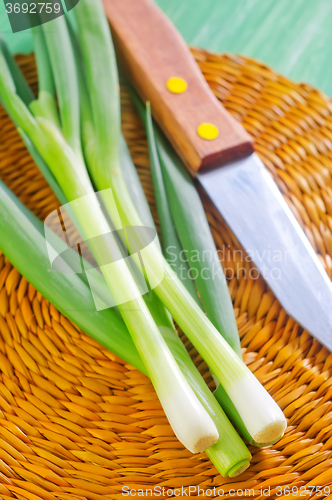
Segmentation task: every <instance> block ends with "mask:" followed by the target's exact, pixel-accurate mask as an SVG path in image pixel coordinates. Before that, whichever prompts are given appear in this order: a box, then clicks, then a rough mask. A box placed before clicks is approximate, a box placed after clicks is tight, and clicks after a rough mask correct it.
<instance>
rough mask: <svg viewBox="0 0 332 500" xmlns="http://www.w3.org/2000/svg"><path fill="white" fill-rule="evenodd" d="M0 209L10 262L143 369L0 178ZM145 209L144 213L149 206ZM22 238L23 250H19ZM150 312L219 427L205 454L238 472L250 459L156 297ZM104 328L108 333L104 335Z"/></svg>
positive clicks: (224, 470)
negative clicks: (58, 266)
mask: <svg viewBox="0 0 332 500" xmlns="http://www.w3.org/2000/svg"><path fill="white" fill-rule="evenodd" d="M138 201H140V207H141V210H142V212H144V210H146V209H145V207H144V205H145V203H144V200H142V198H140V197H139V198H138ZM0 210H1V213H2V214H3V215H4V217H2V219H1V220H0V230H1V234H2V235H3V236H4V238H1V240H0V242H1V244H0V248H1V250H2V251H4V253H5V254H6V255H7V256H8V257H9V258H10V260H11V262H13V263H15V264H14V265H15V267H17V269H18V270H19V271H20V272H21V273H22V274H23V275H24V276H25V277H26V278H27V279H28V280H29V282H31V283H32V284H33V286H34V287H35V288H36V289H37V290H39V291H40V292H41V293H42V294H43V295H44V296H45V297H46V298H47V299H48V300H49V301H50V302H52V304H54V305H56V307H58V309H59V310H60V311H61V312H63V313H64V314H65V315H66V316H67V317H69V319H72V321H74V322H75V323H76V324H80V325H83V326H81V327H82V328H84V329H85V330H86V331H87V333H88V334H89V335H90V336H92V337H93V338H95V339H96V340H97V341H99V342H100V343H101V344H103V345H104V346H105V347H107V348H108V349H111V350H112V351H113V352H115V353H116V354H118V355H119V356H121V357H122V358H123V359H125V360H126V361H127V362H128V363H131V364H133V365H134V366H136V367H137V368H138V369H140V370H141V371H142V372H143V373H146V371H145V367H144V365H143V364H142V362H141V360H140V358H139V356H138V353H137V350H136V348H135V346H134V344H133V342H132V340H131V338H130V335H129V333H128V330H127V329H126V327H125V325H124V324H123V322H122V321H121V320H119V318H117V317H116V316H115V315H114V313H113V312H112V310H107V311H100V312H98V313H96V311H95V310H94V307H93V303H92V300H91V294H90V292H89V290H88V289H87V287H86V285H84V284H83V283H80V280H79V279H78V276H80V277H82V275H76V274H70V273H68V274H66V275H63V274H60V273H57V272H54V271H53V270H51V269H50V268H49V266H50V264H49V258H48V255H47V251H46V241H45V239H44V237H43V224H42V222H41V221H40V220H39V219H37V217H35V216H34V215H33V214H32V213H31V212H30V210H28V209H27V208H26V207H25V206H24V205H23V204H22V203H21V202H20V201H19V200H18V199H17V198H16V197H15V195H14V194H13V193H12V192H11V191H10V190H9V189H8V188H7V187H6V186H5V185H4V184H3V183H2V182H1V181H0ZM146 213H147V214H148V213H149V210H148V209H147V210H146ZM52 241H53V242H54V243H55V245H56V244H57V237H56V236H55V235H54V238H53V239H52ZM23 244H24V248H25V252H22V250H21V248H22V246H23ZM55 249H57V246H55ZM73 253H74V252H73ZM62 291H63V292H64V293H62ZM151 309H152V307H151ZM68 312H70V314H68ZM153 315H154V318H155V320H156V323H157V324H158V327H159V328H160V329H161V331H162V333H163V335H164V338H165V341H166V342H167V345H168V347H169V349H170V350H171V352H172V354H173V356H174V357H175V358H176V360H177V362H178V363H179V365H180V367H181V368H182V369H183V372H184V373H185V374H186V378H187V380H188V382H189V383H190V385H191V387H192V388H193V390H194V391H195V393H196V394H197V397H198V398H199V399H200V401H201V403H202V404H203V405H204V407H205V408H206V410H207V411H209V413H210V415H213V418H214V421H215V422H216V425H217V428H218V430H219V429H220V438H219V440H218V441H217V443H216V444H215V445H214V446H212V447H211V448H209V449H208V450H207V454H208V456H209V457H210V459H211V460H212V462H213V463H214V465H215V466H216V467H217V469H218V471H219V472H220V473H221V474H222V475H223V476H228V475H230V477H233V476H234V475H237V474H240V473H241V472H242V471H243V470H244V469H246V468H247V467H248V465H249V460H250V453H249V452H248V450H247V449H246V447H245V446H244V444H243V443H242V441H241V440H240V438H239V437H238V435H237V434H236V432H235V431H234V429H233V428H232V426H231V425H230V423H229V422H228V421H227V419H226V418H225V417H224V416H223V414H222V412H221V410H220V408H219V407H218V405H217V404H216V401H215V400H214V398H213V396H212V394H211V392H210V391H209V389H208V388H207V386H206V384H205V382H204V380H203V379H202V377H201V376H200V374H199V372H198V370H197V369H196V368H195V366H194V364H193V362H192V361H191V359H190V357H189V355H188V353H187V351H186V349H185V348H184V346H183V344H182V342H180V340H179V339H178V337H177V335H176V332H175V330H174V327H173V324H172V321H171V320H170V318H169V316H167V315H166V316H165V309H164V308H163V306H162V304H161V303H160V302H159V303H157V302H155V301H154V304H153ZM105 332H108V334H107V335H105Z"/></svg>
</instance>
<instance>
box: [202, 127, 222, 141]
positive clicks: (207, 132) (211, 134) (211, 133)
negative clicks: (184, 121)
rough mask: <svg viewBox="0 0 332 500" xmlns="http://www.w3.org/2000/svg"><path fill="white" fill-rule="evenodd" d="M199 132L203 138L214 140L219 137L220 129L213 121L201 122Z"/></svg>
mask: <svg viewBox="0 0 332 500" xmlns="http://www.w3.org/2000/svg"><path fill="white" fill-rule="evenodd" d="M197 133H198V135H199V136H200V137H201V138H202V139H206V140H207V141H213V139H216V138H217V137H218V135H219V130H218V127H216V126H215V125H213V123H201V124H200V125H198V127H197Z"/></svg>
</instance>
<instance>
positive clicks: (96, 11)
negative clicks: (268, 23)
mask: <svg viewBox="0 0 332 500" xmlns="http://www.w3.org/2000/svg"><path fill="white" fill-rule="evenodd" d="M75 17H76V21H77V26H78V37H79V41H80V47H81V50H82V56H83V61H84V68H85V76H86V82H87V87H88V95H89V97H90V102H91V120H92V122H91V127H90V130H91V131H92V132H91V134H93V137H90V138H89V144H91V142H93V143H94V151H93V152H92V151H91V148H90V150H88V149H87V148H86V147H85V144H84V141H83V148H84V152H85V155H86V160H87V166H88V169H89V172H90V175H91V178H92V179H93V182H94V183H95V185H96V187H97V189H98V190H100V191H102V190H105V189H109V188H111V189H112V192H113V195H114V198H115V201H116V211H115V210H114V206H113V205H112V204H111V203H108V202H107V200H105V206H106V209H107V211H108V213H109V216H110V218H111V220H114V219H116V218H117V216H118V213H119V214H120V218H121V223H122V226H142V225H143V224H142V221H141V219H140V217H139V215H138V214H137V211H136V209H135V206H134V205H133V203H132V200H131V198H130V195H129V193H128V190H127V187H126V185H125V182H124V179H123V176H122V173H121V166H120V162H119V153H118V148H119V136H120V104H119V83H118V76H117V68H116V63H115V55H114V50H113V46H112V41H111V37H110V32H109V28H108V23H107V21H106V18H105V15H104V13H103V12H102V9H101V8H100V6H99V8H97V2H96V1H95V0H84V1H81V2H80V3H79V4H78V5H77V7H76V8H75ZM129 250H130V248H129ZM146 261H147V262H148V266H149V275H150V276H153V278H154V281H155V282H156V281H157V280H158V276H160V273H161V272H162V273H164V279H163V280H162V281H161V283H160V284H159V285H158V286H156V287H155V288H154V291H155V293H156V294H157V295H158V297H159V299H160V300H161V301H162V302H163V304H164V305H165V306H166V307H167V309H168V310H169V311H170V313H171V314H172V316H173V317H174V319H175V321H176V322H177V324H178V325H179V326H180V328H181V329H182V330H183V331H184V333H185V334H186V335H187V337H188V338H189V339H190V341H191V342H192V344H193V345H194V346H195V347H196V349H197V350H198V352H199V353H200V354H201V356H202V357H203V358H204V360H205V361H206V362H207V364H208V365H209V367H210V369H211V371H212V372H213V373H214V374H215V375H216V377H217V378H218V380H219V381H220V383H221V384H222V386H223V388H224V389H225V391H226V393H227V395H228V396H229V398H230V399H231V401H232V403H233V404H234V406H235V408H236V410H237V412H238V413H239V415H240V417H241V419H242V421H243V423H244V425H245V427H246V429H247V430H248V432H249V434H250V436H251V438H252V439H253V440H254V441H255V442H257V443H268V442H272V441H275V440H276V439H279V438H280V437H281V436H282V435H283V433H284V431H285V428H286V419H285V417H284V415H283V413H282V411H281V410H280V408H279V407H278V405H277V404H276V403H275V402H274V400H273V399H272V398H271V396H270V395H269V394H268V392H267V391H266V390H265V389H264V388H263V386H262V385H261V384H260V382H259V381H258V380H257V379H256V377H255V376H254V375H253V374H252V373H251V372H250V370H249V369H248V368H247V367H246V366H245V364H244V363H243V361H241V359H239V357H238V355H237V354H236V353H235V352H234V351H233V349H232V348H231V347H230V346H229V345H228V344H227V342H226V341H225V340H224V339H223V337H222V336H221V335H220V333H219V332H218V330H217V329H216V328H215V327H214V325H213V324H212V323H211V321H210V320H209V319H208V318H207V316H206V315H205V314H204V312H203V311H202V310H201V308H200V307H199V306H198V305H197V303H196V301H195V300H194V299H193V298H192V296H191V295H190V293H189V292H188V291H187V290H186V288H185V287H184V285H183V284H182V283H181V282H180V280H179V279H178V277H177V276H176V274H175V272H174V271H173V270H172V269H171V268H170V266H169V265H168V263H167V262H166V260H165V259H164V257H163V256H162V254H161V252H160V250H159V248H158V247H157V246H156V245H149V246H148V247H146Z"/></svg>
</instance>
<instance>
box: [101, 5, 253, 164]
mask: <svg viewBox="0 0 332 500" xmlns="http://www.w3.org/2000/svg"><path fill="white" fill-rule="evenodd" d="M103 3H104V8H105V11H106V14H107V17H108V19H109V22H110V25H111V29H112V34H113V39H114V43H115V46H116V50H117V52H118V53H119V54H120V58H121V63H122V64H123V65H124V67H125V70H126V72H127V75H128V77H129V79H130V81H131V82H132V84H133V85H134V87H135V88H136V90H137V92H138V93H139V94H140V96H141V97H142V98H143V99H144V100H145V101H146V100H148V101H150V102H151V108H152V112H153V115H154V117H155V119H156V120H157V122H158V123H159V125H160V126H161V128H162V129H163V131H164V132H165V134H166V135H167V137H168V138H169V140H170V141H171V143H172V144H173V146H174V147H175V149H176V150H177V152H178V153H179V155H180V156H181V157H182V159H183V161H184V162H185V163H186V165H187V166H188V167H189V168H190V169H191V170H192V171H194V172H198V171H202V170H204V169H210V168H213V167H216V166H219V165H221V164H222V163H226V162H229V161H232V160H236V159H240V158H243V157H245V156H248V155H249V154H251V153H252V152H253V146H252V143H251V140H250V137H249V135H248V134H247V132H246V131H245V129H244V128H243V127H242V125H241V124H239V123H238V122H237V121H236V120H235V118H234V117H233V116H232V115H230V114H229V113H228V112H227V111H226V110H225V108H224V107H223V106H222V105H221V104H220V103H219V101H218V100H217V98H216V97H215V96H214V95H213V93H212V91H211V90H210V88H209V86H208V84H207V83H206V81H205V79H204V77H203V75H202V73H201V71H200V70H199V68H198V66H197V64H196V61H195V60H194V58H193V56H192V55H191V53H190V50H189V48H188V47H187V45H186V44H185V42H184V40H183V39H182V37H181V36H180V34H179V33H178V31H177V30H176V29H175V27H174V26H173V24H172V23H171V22H170V21H169V20H168V18H167V17H166V16H165V15H164V14H163V13H162V11H161V10H160V9H159V8H158V7H157V6H156V5H155V4H154V3H153V2H152V1H151V0H103ZM173 77H178V78H181V79H182V80H184V81H185V82H186V83H187V89H186V90H185V91H183V92H182V93H173V92H172V91H170V90H169V89H168V87H167V85H168V83H167V82H168V81H169V79H170V78H173ZM182 83H183V82H182ZM179 90H181V89H179ZM202 124H209V125H208V126H203V127H200V128H199V126H200V125H202ZM211 125H212V127H211ZM215 127H216V128H215ZM199 133H200V134H201V135H203V136H204V135H205V134H206V133H207V134H208V135H209V134H211V133H212V137H213V135H216V133H218V136H217V137H215V138H213V139H211V138H210V139H208V138H202V137H201V136H200V135H199Z"/></svg>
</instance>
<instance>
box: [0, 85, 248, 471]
mask: <svg viewBox="0 0 332 500" xmlns="http://www.w3.org/2000/svg"><path fill="white" fill-rule="evenodd" d="M15 83H16V81H15ZM120 147H121V165H122V167H123V169H124V172H125V174H126V176H127V181H128V184H129V187H130V191H131V195H132V197H133V200H134V202H135V205H136V206H137V207H138V209H139V213H140V216H141V217H142V218H143V220H144V223H145V224H146V225H147V226H150V227H154V223H153V219H152V215H151V212H150V209H149V206H148V204H147V201H146V198H145V195H144V192H143V189H142V186H141V184H140V181H139V178H138V175H137V172H136V169H135V167H134V165H133V163H132V161H131V157H130V155H129V152H128V148H127V146H126V144H125V142H124V140H123V138H122V141H121V144H120ZM35 151H36V150H35ZM46 168H48V167H46ZM55 182H56V181H55ZM58 188H59V189H60V190H61V188H60V187H59V186H58ZM0 191H1V185H0ZM62 197H64V194H63V193H62ZM15 199H16V198H15V196H14V195H12V197H11V199H10V201H12V200H14V201H15ZM17 201H18V200H17ZM20 205H21V204H20V202H18V208H20ZM22 207H23V208H22ZM21 209H22V211H23V212H24V215H25V216H26V217H27V218H28V219H29V221H28V222H32V223H33V225H34V226H35V227H36V228H37V230H39V232H40V233H42V229H43V225H42V224H41V222H40V221H39V220H38V219H37V218H36V217H34V216H33V214H31V212H30V211H29V210H27V209H26V208H25V207H24V206H22V205H21ZM9 213H13V211H12V210H10V209H9ZM6 222H7V224H9V227H11V221H10V220H8V219H7V220H6ZM22 227H24V228H27V230H28V232H29V229H28V228H29V224H28V223H26V224H22V226H21V228H22ZM10 236H11V238H12V240H13V241H15V232H10ZM20 236H22V235H21V234H20ZM52 243H53V244H54V245H55V246H54V248H55V250H56V251H58V252H61V250H62V246H63V243H62V241H61V240H59V239H58V238H57V237H56V236H55V235H53V237H52ZM71 254H74V256H75V255H77V254H75V253H74V251H71ZM44 259H46V266H45V267H46V268H47V266H48V265H49V262H48V259H47V257H46V256H45V255H44ZM33 262H35V261H33ZM37 265H38V264H37ZM23 268H24V266H23ZM38 269H39V268H38ZM20 270H21V269H20ZM31 271H32V270H31V266H29V272H30V274H31ZM94 271H96V270H94ZM21 272H22V270H21ZM90 273H91V271H90ZM95 274H96V276H95V278H96V283H95V284H94V287H95V289H97V290H98V292H99V295H100V296H103V293H100V292H103V290H101V285H104V282H101V283H100V278H101V275H99V273H98V272H97V271H96V273H95ZM37 275H38V276H39V274H38V273H37ZM80 276H81V278H82V279H84V275H82V274H81V275H80ZM46 277H47V278H48V277H49V274H46ZM46 281H47V280H46ZM98 281H99V283H98ZM90 282H91V275H90ZM42 283H43V282H42ZM98 285H99V289H98V288H97V287H98ZM34 286H35V287H36V288H37V289H38V290H39V286H38V283H34ZM47 290H49V291H52V288H47ZM144 299H145V301H146V303H147V305H148V307H149V310H150V311H151V314H152V315H153V318H154V320H155V322H156V323H157V325H158V327H159V330H160V331H161V333H162V335H163V337H164V339H165V341H166V343H167V345H168V347H169V349H170V350H171V352H172V354H173V356H174V357H175V359H176V361H177V362H178V364H179V365H180V366H181V367H182V368H183V373H184V374H185V376H186V378H187V380H188V382H189V383H190V386H191V387H192V389H193V390H194V392H195V394H196V395H197V397H198V399H199V400H200V402H201V403H202V405H203V406H204V408H205V409H206V411H208V413H209V414H210V415H211V416H212V417H213V419H214V421H215V424H216V427H217V430H218V432H219V436H220V437H219V439H218V441H217V443H216V444H215V445H214V446H212V447H211V448H209V449H208V450H207V454H208V456H209V457H210V459H211V460H212V462H213V463H214V465H215V466H216V467H217V469H218V471H219V472H220V473H221V474H222V475H224V476H231V477H233V476H235V475H238V474H240V473H241V472H242V471H243V470H245V469H246V468H247V467H248V466H249V460H250V453H249V452H248V450H247V449H246V447H245V446H244V444H243V443H242V441H241V440H240V438H239V437H238V435H237V434H236V432H235V431H234V429H233V427H232V426H231V425H230V423H229V421H228V420H227V418H226V417H225V415H224V414H223V412H222V411H221V409H220V408H219V407H218V405H216V402H215V400H214V398H213V396H212V394H211V392H210V391H209V389H208V388H207V386H206V384H205V382H204V380H203V379H202V377H201V376H200V374H199V373H198V371H197V369H196V368H195V367H194V365H193V363H192V361H191V359H190V357H189V355H188V353H187V351H186V349H185V348H184V346H183V344H182V343H181V342H180V340H179V339H178V337H177V334H176V332H175V329H174V326H173V323H172V320H171V318H170V315H169V313H168V312H167V311H166V309H165V307H164V306H163V305H162V303H161V302H160V301H159V299H158V298H157V297H156V296H155V295H154V294H153V293H152V292H150V293H149V294H146V295H144ZM50 300H52V299H50ZM66 300H67V305H68V307H71V302H70V296H69V297H68V296H67V297H66ZM52 302H54V301H52ZM113 310H114V308H113ZM102 340H103V337H101V342H102ZM136 353H137V351H136ZM136 353H133V355H134V354H136Z"/></svg>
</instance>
